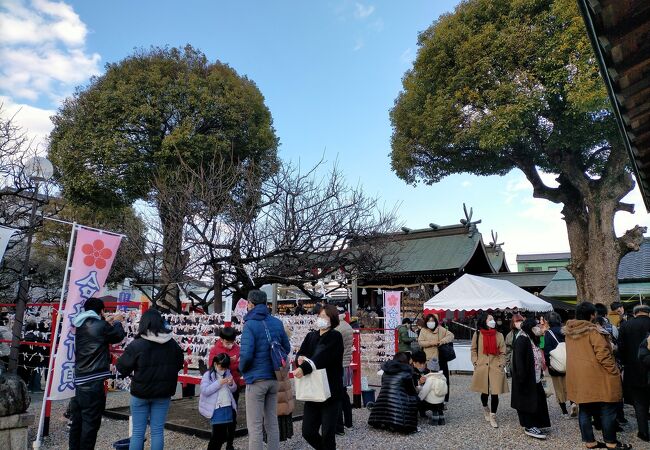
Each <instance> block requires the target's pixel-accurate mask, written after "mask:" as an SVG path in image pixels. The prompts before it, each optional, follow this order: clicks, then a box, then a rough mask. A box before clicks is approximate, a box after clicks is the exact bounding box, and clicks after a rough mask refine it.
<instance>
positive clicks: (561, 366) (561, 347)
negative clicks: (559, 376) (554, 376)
mask: <svg viewBox="0 0 650 450" xmlns="http://www.w3.org/2000/svg"><path fill="white" fill-rule="evenodd" d="M550 333H551V336H553V339H555V342H557V347H555V348H554V349H553V350H551V351H550V352H549V353H548V356H549V360H550V363H551V368H552V369H553V370H555V371H556V372H559V373H566V344H565V343H564V342H560V341H559V340H558V339H557V338H556V337H555V333H553V332H552V331H551V332H550Z"/></svg>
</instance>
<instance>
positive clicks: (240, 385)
mask: <svg viewBox="0 0 650 450" xmlns="http://www.w3.org/2000/svg"><path fill="white" fill-rule="evenodd" d="M236 337H237V331H236V330H235V329H234V328H232V327H224V328H222V329H221V330H220V331H219V339H217V341H216V342H215V344H214V345H213V346H212V348H211V349H210V354H209V355H208V361H212V360H213V358H214V357H215V356H217V355H218V354H219V353H224V354H226V355H228V357H229V358H230V367H229V370H230V373H231V375H232V378H233V380H234V381H235V385H236V386H237V389H236V390H235V391H234V392H233V397H234V398H235V402H237V403H239V394H240V392H241V391H242V390H243V389H244V387H245V386H246V383H245V382H244V379H243V378H242V376H241V373H240V372H239V351H240V349H239V345H237V343H236V342H235V338H236ZM230 427H231V428H230V429H229V430H228V441H227V442H226V450H232V449H234V446H233V440H234V438H235V429H236V428H237V410H235V414H234V417H233V421H232V424H231V425H230Z"/></svg>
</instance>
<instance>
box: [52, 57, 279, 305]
mask: <svg viewBox="0 0 650 450" xmlns="http://www.w3.org/2000/svg"><path fill="white" fill-rule="evenodd" d="M53 122H54V130H53V131H52V133H51V135H50V150H49V157H50V159H51V160H52V162H53V163H54V164H55V166H56V167H57V169H58V171H59V173H60V179H59V181H60V184H61V186H62V189H63V193H64V196H65V198H66V199H68V200H71V201H74V202H77V203H81V204H90V205H97V206H111V207H115V206H118V205H129V204H132V203H133V202H134V201H135V200H138V199H144V200H146V201H148V202H150V203H151V204H152V205H153V206H155V207H156V208H157V211H158V216H159V218H160V221H161V225H162V234H163V254H162V260H163V267H162V273H161V278H162V280H161V281H162V283H163V284H166V285H168V287H169V289H167V292H168V297H167V303H168V305H167V306H168V307H172V308H176V307H178V289H176V288H175V284H174V283H175V282H177V281H180V280H181V278H182V277H183V265H184V260H185V259H186V258H184V255H183V254H182V251H181V249H182V240H183V225H184V222H183V215H182V214H178V212H179V211H183V209H184V206H186V205H182V204H174V203H173V202H172V201H171V200H172V199H173V198H174V197H169V196H166V198H164V199H162V198H160V197H159V195H158V194H159V189H157V188H156V184H157V183H159V182H160V180H164V179H173V177H166V174H167V173H169V172H170V171H174V170H176V168H177V167H178V166H179V163H180V161H181V160H182V161H183V163H184V164H188V165H190V166H195V167H199V166H200V165H202V164H204V161H211V160H213V159H214V158H215V157H219V158H221V159H227V160H229V161H230V162H231V164H232V166H233V167H234V166H237V165H240V164H244V165H246V166H251V167H254V168H255V170H256V174H255V175H256V176H260V177H262V178H263V177H265V176H267V175H268V174H269V173H272V172H273V170H274V169H275V167H276V158H277V146H278V139H277V137H276V135H275V130H274V129H273V126H272V118H271V113H270V112H269V110H268V108H267V107H266V105H265V104H264V97H263V96H262V94H261V93H260V91H259V89H258V88H257V86H256V85H255V84H254V83H253V82H252V81H251V80H249V79H248V78H246V77H243V76H240V75H238V74H237V73H236V72H235V70H233V69H232V68H230V67H229V66H227V65H226V64H223V63H220V62H210V61H208V60H207V58H206V56H205V55H204V54H203V53H201V52H200V51H198V50H196V49H194V48H192V47H191V46H189V45H188V46H186V47H185V48H183V49H177V48H171V49H168V48H152V49H150V50H146V51H144V50H142V51H137V52H135V53H134V54H133V55H131V56H128V57H127V58H125V59H123V60H122V61H120V62H118V63H114V64H108V65H107V66H106V72H105V73H104V74H103V75H101V76H99V77H95V78H93V79H92V80H91V81H90V83H89V85H88V86H86V87H84V88H82V89H79V90H78V91H77V92H76V93H75V95H74V96H72V97H71V98H68V99H67V100H66V101H65V102H64V103H63V106H62V107H61V108H60V109H59V111H58V112H57V114H56V115H55V116H54V117H53Z"/></svg>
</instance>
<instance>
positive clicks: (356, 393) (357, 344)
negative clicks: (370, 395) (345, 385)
mask: <svg viewBox="0 0 650 450" xmlns="http://www.w3.org/2000/svg"><path fill="white" fill-rule="evenodd" d="M352 346H353V351H352V406H354V407H355V408H361V333H360V331H359V330H354V334H353V335H352Z"/></svg>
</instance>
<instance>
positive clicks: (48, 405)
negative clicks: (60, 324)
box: [43, 306, 59, 436]
mask: <svg viewBox="0 0 650 450" xmlns="http://www.w3.org/2000/svg"><path fill="white" fill-rule="evenodd" d="M58 315H59V312H58V310H57V306H53V307H52V325H51V332H50V359H52V358H54V351H55V348H56V342H54V332H55V331H56V321H57V319H58ZM52 371H54V360H52ZM48 375H49V380H50V381H49V382H48V383H47V386H45V419H44V420H43V436H49V434H50V416H51V415H52V400H50V391H51V389H52V376H51V375H50V374H48Z"/></svg>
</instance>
